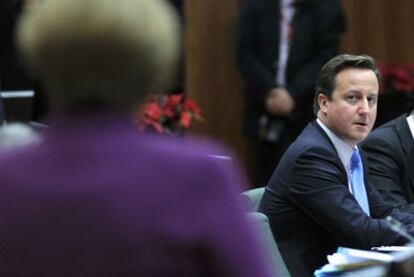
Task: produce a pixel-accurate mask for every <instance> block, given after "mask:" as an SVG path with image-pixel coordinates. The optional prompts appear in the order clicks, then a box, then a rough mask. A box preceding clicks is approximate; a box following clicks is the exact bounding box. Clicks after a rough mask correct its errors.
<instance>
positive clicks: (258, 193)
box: [241, 187, 265, 212]
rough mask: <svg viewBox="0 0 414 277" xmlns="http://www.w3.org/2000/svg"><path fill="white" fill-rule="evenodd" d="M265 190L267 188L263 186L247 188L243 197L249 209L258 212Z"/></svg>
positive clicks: (242, 194)
mask: <svg viewBox="0 0 414 277" xmlns="http://www.w3.org/2000/svg"><path fill="white" fill-rule="evenodd" d="M264 191H265V188H264V187H261V188H256V189H251V190H247V191H245V192H242V193H241V197H242V199H243V201H244V202H245V203H246V205H247V207H248V209H249V211H252V212H257V210H258V208H259V204H260V200H262V197H263V193H264Z"/></svg>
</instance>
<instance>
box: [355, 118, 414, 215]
mask: <svg viewBox="0 0 414 277" xmlns="http://www.w3.org/2000/svg"><path fill="white" fill-rule="evenodd" d="M361 146H362V148H363V149H364V150H365V152H367V154H368V161H369V171H370V176H371V180H372V183H373V184H374V186H375V187H376V188H377V190H378V191H379V193H380V194H381V196H382V197H383V198H384V201H385V202H387V203H389V204H391V205H393V206H394V207H396V208H399V209H401V210H403V211H407V212H410V213H414V111H413V112H411V114H403V115H401V116H400V117H398V118H396V119H394V120H392V121H390V122H388V123H386V124H384V125H382V126H381V127H378V128H377V129H375V130H374V131H373V132H372V133H371V134H370V135H369V136H368V138H367V139H366V140H364V142H363V143H362V144H361Z"/></svg>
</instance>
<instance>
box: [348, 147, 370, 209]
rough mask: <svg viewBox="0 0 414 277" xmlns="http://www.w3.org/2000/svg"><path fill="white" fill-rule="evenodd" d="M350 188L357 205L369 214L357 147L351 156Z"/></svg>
mask: <svg viewBox="0 0 414 277" xmlns="http://www.w3.org/2000/svg"><path fill="white" fill-rule="evenodd" d="M351 188H352V194H353V195H354V197H355V199H356V200H357V202H358V204H359V206H360V207H361V208H362V210H363V211H364V212H365V213H366V214H367V215H369V205H368V197H367V191H366V190H365V185H364V171H363V169H362V161H361V156H360V155H359V151H358V149H357V148H354V150H353V151H352V157H351Z"/></svg>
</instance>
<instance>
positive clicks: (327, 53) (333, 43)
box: [287, 0, 345, 106]
mask: <svg viewBox="0 0 414 277" xmlns="http://www.w3.org/2000/svg"><path fill="white" fill-rule="evenodd" d="M316 2H317V4H315V5H316V8H315V11H314V12H315V15H314V20H316V23H315V24H316V28H315V33H314V35H313V37H314V39H313V42H314V46H309V47H316V53H315V55H314V56H313V58H312V59H310V60H309V61H308V62H307V63H305V64H303V65H302V66H301V68H300V70H299V72H298V73H297V74H296V75H295V76H294V78H293V80H292V81H291V82H289V83H288V85H287V90H288V91H289V92H290V93H291V94H292V97H293V98H294V99H295V102H296V106H301V104H305V103H302V101H304V102H306V103H308V102H307V99H309V97H312V95H313V94H314V89H313V88H314V86H315V80H316V79H317V77H318V74H319V71H320V69H321V68H322V66H323V65H324V64H325V63H326V62H327V61H328V60H329V59H331V58H333V57H334V56H335V55H336V54H337V49H338V43H339V36H340V34H341V33H342V32H343V31H344V30H345V19H344V15H343V12H342V8H341V5H340V3H339V1H337V0H318V1H316ZM307 94H312V95H307Z"/></svg>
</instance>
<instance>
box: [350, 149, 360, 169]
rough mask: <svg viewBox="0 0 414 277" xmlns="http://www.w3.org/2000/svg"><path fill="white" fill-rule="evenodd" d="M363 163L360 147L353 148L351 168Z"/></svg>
mask: <svg viewBox="0 0 414 277" xmlns="http://www.w3.org/2000/svg"><path fill="white" fill-rule="evenodd" d="M360 163H361V156H360V155H359V151H358V149H354V150H352V157H351V169H354V168H355V167H357V166H358V165H359V164H360Z"/></svg>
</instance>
